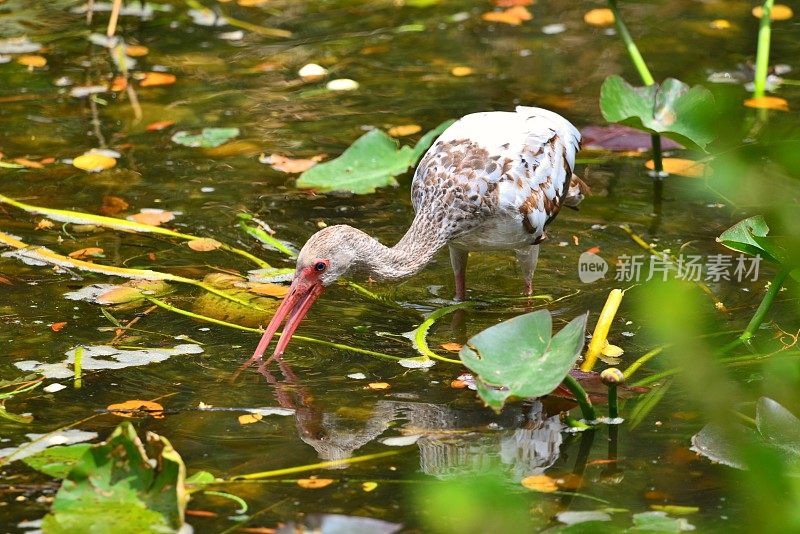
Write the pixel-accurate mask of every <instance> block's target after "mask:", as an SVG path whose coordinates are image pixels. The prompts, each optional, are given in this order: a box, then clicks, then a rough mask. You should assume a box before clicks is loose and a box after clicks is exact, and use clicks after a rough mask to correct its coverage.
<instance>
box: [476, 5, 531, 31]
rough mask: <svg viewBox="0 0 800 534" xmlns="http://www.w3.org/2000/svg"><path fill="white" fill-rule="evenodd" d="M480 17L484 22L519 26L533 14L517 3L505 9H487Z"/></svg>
mask: <svg viewBox="0 0 800 534" xmlns="http://www.w3.org/2000/svg"><path fill="white" fill-rule="evenodd" d="M481 18H482V19H483V20H485V21H486V22H501V23H503V24H510V25H512V26H519V25H520V24H522V23H523V21H526V20H531V19H532V18H533V14H532V13H531V12H530V11H528V10H527V9H526V8H525V7H524V6H520V5H517V6H514V7H512V8H509V9H506V10H505V11H489V12H487V13H484V14H483V15H481Z"/></svg>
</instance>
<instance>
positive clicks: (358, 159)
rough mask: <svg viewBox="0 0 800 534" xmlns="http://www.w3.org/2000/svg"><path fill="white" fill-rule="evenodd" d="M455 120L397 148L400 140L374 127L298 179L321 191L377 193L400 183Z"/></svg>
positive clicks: (303, 184)
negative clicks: (410, 143)
mask: <svg viewBox="0 0 800 534" xmlns="http://www.w3.org/2000/svg"><path fill="white" fill-rule="evenodd" d="M451 124H453V121H445V122H443V123H442V124H440V125H439V126H437V127H436V128H434V129H433V130H431V131H430V132H428V133H426V134H425V135H424V136H423V137H422V139H420V140H419V142H418V143H417V144H416V146H415V147H414V148H411V147H410V146H404V147H402V148H399V149H398V148H397V141H395V140H394V139H392V138H391V137H389V136H388V135H387V134H386V132H384V131H383V130H378V129H375V130H371V131H369V132H367V133H365V134H364V135H362V136H361V137H359V138H358V139H356V141H355V143H353V144H352V145H350V147H349V148H348V149H347V150H345V151H344V153H342V155H341V156H339V157H338V158H336V159H334V160H332V161H328V162H325V163H320V164H318V165H316V166H314V167H312V168H310V169H309V170H307V171H305V172H304V173H303V174H301V175H300V178H298V179H297V187H299V188H300V189H315V190H317V191H321V192H327V191H347V192H351V193H355V194H357V195H363V194H367V193H374V192H375V189H376V188H378V187H385V186H389V185H397V181H396V180H395V179H394V178H395V176H398V175H400V174H402V173H404V172H406V171H407V170H408V168H409V167H411V166H413V165H414V164H415V163H416V162H417V160H419V158H420V157H421V156H422V154H423V153H424V152H425V151H426V150H427V149H428V147H429V146H431V144H432V143H433V140H434V139H435V138H436V137H438V136H439V134H441V133H442V132H443V131H444V130H445V129H447V127H448V126H450V125H451Z"/></svg>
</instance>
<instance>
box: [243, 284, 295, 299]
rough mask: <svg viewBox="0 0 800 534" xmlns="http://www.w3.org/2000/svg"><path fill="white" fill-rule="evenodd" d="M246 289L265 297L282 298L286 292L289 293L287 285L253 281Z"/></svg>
mask: <svg viewBox="0 0 800 534" xmlns="http://www.w3.org/2000/svg"><path fill="white" fill-rule="evenodd" d="M248 290H249V291H250V293H255V294H256V295H264V296H265V297H276V298H283V297H285V296H286V294H287V293H289V288H288V287H287V286H282V285H280V284H269V283H266V284H261V283H253V284H250V285H249V286H248Z"/></svg>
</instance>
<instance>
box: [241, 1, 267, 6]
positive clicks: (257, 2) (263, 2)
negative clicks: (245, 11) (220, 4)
mask: <svg viewBox="0 0 800 534" xmlns="http://www.w3.org/2000/svg"><path fill="white" fill-rule="evenodd" d="M267 2H269V0H236V3H237V4H239V5H240V6H242V7H255V6H260V5H262V4H266V3H267Z"/></svg>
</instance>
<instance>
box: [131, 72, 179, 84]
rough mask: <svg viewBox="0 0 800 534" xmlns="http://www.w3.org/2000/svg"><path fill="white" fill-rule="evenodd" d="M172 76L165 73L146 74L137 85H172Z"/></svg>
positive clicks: (173, 79) (173, 78) (173, 76)
mask: <svg viewBox="0 0 800 534" xmlns="http://www.w3.org/2000/svg"><path fill="white" fill-rule="evenodd" d="M175 80H177V78H175V75H174V74H169V73H167V72H147V73H145V75H144V78H142V80H141V81H140V82H139V85H140V86H142V87H155V86H158V85H172V84H173V83H175Z"/></svg>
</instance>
